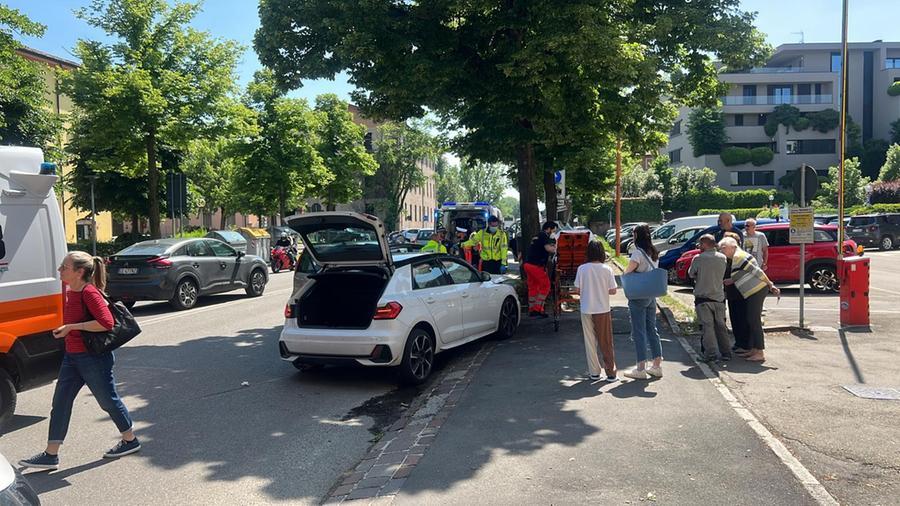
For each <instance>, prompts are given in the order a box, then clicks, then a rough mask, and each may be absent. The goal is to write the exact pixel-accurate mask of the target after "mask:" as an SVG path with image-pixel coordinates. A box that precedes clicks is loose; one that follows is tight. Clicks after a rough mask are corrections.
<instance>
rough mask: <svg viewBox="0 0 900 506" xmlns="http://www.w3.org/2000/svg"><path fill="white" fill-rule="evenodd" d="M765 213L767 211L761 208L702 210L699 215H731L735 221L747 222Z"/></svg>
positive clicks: (698, 212)
mask: <svg viewBox="0 0 900 506" xmlns="http://www.w3.org/2000/svg"><path fill="white" fill-rule="evenodd" d="M763 211H765V209H762V208H759V207H751V208H747V209H741V208H737V209H700V210H699V211H697V214H699V215H704V214H719V213H731V214H733V215H734V219H736V220H746V219H747V218H756V217H757V216H758V215H759V214H760V213H761V212H763Z"/></svg>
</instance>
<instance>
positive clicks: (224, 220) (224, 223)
mask: <svg viewBox="0 0 900 506" xmlns="http://www.w3.org/2000/svg"><path fill="white" fill-rule="evenodd" d="M221 210H222V216H221V217H220V218H219V230H225V227H226V226H227V225H228V217H227V216H226V215H225V208H224V207H222V208H221Z"/></svg>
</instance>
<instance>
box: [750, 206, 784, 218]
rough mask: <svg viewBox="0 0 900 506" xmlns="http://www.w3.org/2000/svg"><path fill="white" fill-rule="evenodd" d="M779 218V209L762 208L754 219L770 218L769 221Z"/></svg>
mask: <svg viewBox="0 0 900 506" xmlns="http://www.w3.org/2000/svg"><path fill="white" fill-rule="evenodd" d="M779 216H781V209H779V208H777V207H772V208H768V207H766V208H763V209H762V210H761V211H760V212H759V213H757V214H756V218H758V219H762V218H770V219H773V220H774V219H776V218H778V217H779Z"/></svg>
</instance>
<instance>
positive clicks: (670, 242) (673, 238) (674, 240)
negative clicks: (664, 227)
mask: <svg viewBox="0 0 900 506" xmlns="http://www.w3.org/2000/svg"><path fill="white" fill-rule="evenodd" d="M676 239H678V238H677V237H672V238H670V239H669V244H675V243H676V242H678V241H677V240H676Z"/></svg>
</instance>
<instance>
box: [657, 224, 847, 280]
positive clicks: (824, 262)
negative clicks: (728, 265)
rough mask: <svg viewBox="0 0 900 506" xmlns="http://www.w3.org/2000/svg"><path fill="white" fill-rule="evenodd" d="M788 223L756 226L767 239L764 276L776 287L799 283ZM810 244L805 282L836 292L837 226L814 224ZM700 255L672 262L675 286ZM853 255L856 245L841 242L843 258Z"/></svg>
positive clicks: (796, 247) (796, 250)
mask: <svg viewBox="0 0 900 506" xmlns="http://www.w3.org/2000/svg"><path fill="white" fill-rule="evenodd" d="M789 228H790V224H788V223H772V224H769V225H760V226H759V227H758V228H757V229H756V230H757V231H758V232H762V233H763V234H765V235H766V239H768V240H769V265H768V267H767V268H766V275H768V276H769V279H771V280H772V281H773V282H775V283H778V284H792V283H799V282H800V270H799V269H798V268H797V266H798V265H800V245H799V244H791V243H790V231H789ZM815 240H816V242H815V243H814V244H807V245H806V282H807V283H809V287H810V288H811V289H812V290H814V291H816V292H820V293H830V292H837V291H838V289H839V288H840V282H839V281H838V276H837V256H838V255H837V253H838V252H837V226H835V225H815ZM699 254H700V250H698V249H695V250H691V251H687V252H685V253H684V254H683V255H681V257H680V258H679V259H678V260H677V261H676V262H675V267H674V269H675V273H676V277H677V279H678V282H679V284H690V283H691V280H690V278H689V277H688V269H689V268H690V267H691V262H692V261H693V260H694V257H695V256H697V255H699ZM853 255H856V243H855V242H853V241H850V240H846V241H844V256H853Z"/></svg>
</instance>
